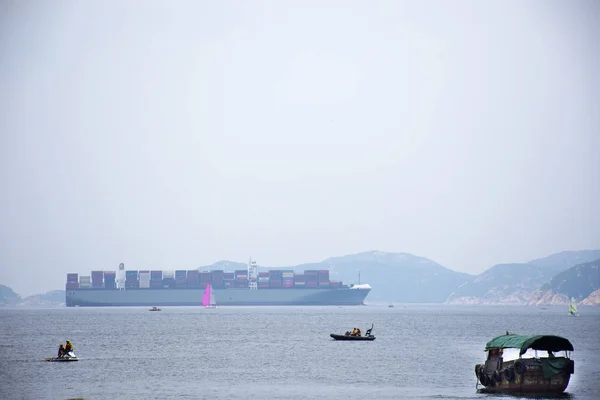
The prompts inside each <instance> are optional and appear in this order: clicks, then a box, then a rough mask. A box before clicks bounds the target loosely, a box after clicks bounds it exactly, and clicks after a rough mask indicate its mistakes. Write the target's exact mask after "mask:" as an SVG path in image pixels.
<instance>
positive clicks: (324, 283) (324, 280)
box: [319, 269, 329, 287]
mask: <svg viewBox="0 0 600 400" xmlns="http://www.w3.org/2000/svg"><path fill="white" fill-rule="evenodd" d="M319 287H329V271H328V270H326V269H322V270H320V271H319Z"/></svg>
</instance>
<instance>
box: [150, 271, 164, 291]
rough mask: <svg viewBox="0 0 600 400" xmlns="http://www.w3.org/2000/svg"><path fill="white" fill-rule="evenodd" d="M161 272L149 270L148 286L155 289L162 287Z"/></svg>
mask: <svg viewBox="0 0 600 400" xmlns="http://www.w3.org/2000/svg"><path fill="white" fill-rule="evenodd" d="M162 279H163V273H162V271H150V287H151V288H154V289H157V288H162V287H163V281H162Z"/></svg>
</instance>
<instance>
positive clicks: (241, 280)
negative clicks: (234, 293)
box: [235, 269, 248, 288]
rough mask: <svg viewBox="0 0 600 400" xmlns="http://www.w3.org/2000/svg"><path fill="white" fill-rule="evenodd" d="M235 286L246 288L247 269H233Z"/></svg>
mask: <svg viewBox="0 0 600 400" xmlns="http://www.w3.org/2000/svg"><path fill="white" fill-rule="evenodd" d="M235 287H236V288H247V287H248V270H246V269H239V270H237V271H235Z"/></svg>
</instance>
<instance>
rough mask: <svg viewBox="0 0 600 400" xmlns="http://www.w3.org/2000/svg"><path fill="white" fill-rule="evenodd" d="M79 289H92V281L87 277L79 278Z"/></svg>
mask: <svg viewBox="0 0 600 400" xmlns="http://www.w3.org/2000/svg"><path fill="white" fill-rule="evenodd" d="M79 287H80V288H82V289H89V288H91V287H92V280H91V278H90V277H89V276H80V277H79Z"/></svg>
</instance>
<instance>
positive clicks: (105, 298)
mask: <svg viewBox="0 0 600 400" xmlns="http://www.w3.org/2000/svg"><path fill="white" fill-rule="evenodd" d="M370 291H371V290H370V289H363V288H360V289H358V288H342V289H321V288H315V289H312V288H302V289H295V288H291V289H257V290H250V289H213V293H214V296H215V300H216V303H217V304H218V305H219V306H301V305H315V306H332V305H338V306H350V305H361V304H363V302H364V299H365V298H366V297H367V295H368V294H369V292H370ZM203 292H204V289H162V288H161V289H127V290H102V289H99V290H94V289H67V290H66V292H65V300H66V305H67V307H75V306H80V307H127V306H144V307H147V306H200V305H201V302H202V294H203Z"/></svg>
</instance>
